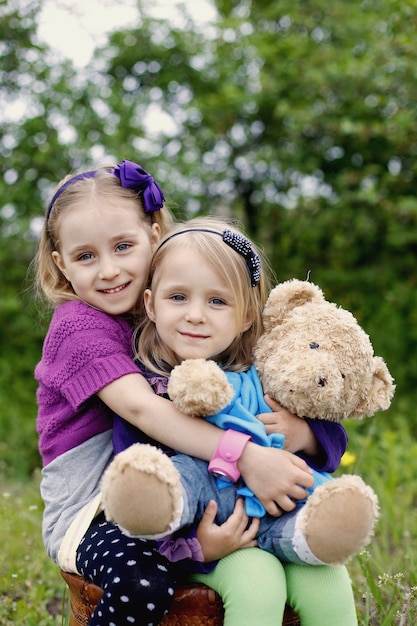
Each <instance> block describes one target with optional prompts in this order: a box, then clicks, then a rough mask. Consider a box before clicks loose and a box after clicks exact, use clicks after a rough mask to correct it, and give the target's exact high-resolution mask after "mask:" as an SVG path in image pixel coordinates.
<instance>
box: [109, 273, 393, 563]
mask: <svg viewBox="0 0 417 626" xmlns="http://www.w3.org/2000/svg"><path fill="white" fill-rule="evenodd" d="M263 321H264V332H263V334H262V336H261V337H260V338H259V339H258V341H257V344H256V346H255V349H254V365H253V366H252V367H251V368H250V370H249V371H248V372H244V373H240V374H237V373H233V372H224V371H223V370H221V369H220V367H219V366H218V365H217V364H216V363H214V362H213V361H204V360H203V359H194V360H189V361H184V362H183V363H182V364H181V365H179V366H177V367H176V368H174V370H173V371H172V373H171V377H170V380H169V385H168V392H169V396H170V398H171V400H172V401H173V402H174V403H175V405H176V406H177V407H178V408H179V409H180V410H181V411H183V412H185V413H187V414H190V415H194V416H197V417H204V418H206V419H208V420H209V421H211V422H213V423H215V424H216V425H219V426H221V427H222V428H224V429H225V430H229V429H230V430H234V431H239V432H241V433H247V434H248V435H249V436H250V437H251V439H252V441H254V442H255V443H259V444H261V445H270V446H274V447H283V444H284V441H283V437H282V435H280V434H279V433H275V434H273V435H267V434H266V432H265V428H264V426H263V424H262V423H261V422H260V421H259V420H257V419H256V417H255V416H256V415H257V414H260V413H263V412H267V411H270V409H269V407H268V405H267V404H266V403H265V400H264V394H268V395H269V396H270V397H271V398H273V399H275V400H276V401H277V402H279V403H280V404H281V405H282V406H284V407H285V408H287V409H288V410H289V411H290V412H291V413H293V414H294V415H297V416H299V417H300V418H303V417H307V416H308V417H309V418H310V419H321V420H331V421H335V422H342V421H343V420H345V419H348V418H350V419H362V418H364V417H370V416H371V415H373V414H374V413H376V412H377V411H383V410H386V409H388V407H389V406H390V403H391V399H392V397H393V394H394V391H395V385H394V383H393V379H392V376H391V374H390V372H389V370H388V368H387V366H386V364H385V362H384V360H383V359H382V358H381V357H378V356H375V355H374V350H373V347H372V344H371V341H370V339H369V337H368V335H367V334H366V332H365V331H364V330H363V329H362V328H361V327H360V325H359V324H358V322H357V320H356V319H355V317H354V316H353V315H352V314H351V313H350V312H349V311H347V310H345V309H343V308H341V307H339V306H337V305H336V304H335V303H332V302H329V301H327V300H326V299H325V296H324V294H323V292H322V290H321V289H320V288H319V287H318V286H317V285H314V284H313V283H311V282H309V281H300V280H296V279H293V280H289V281H286V282H284V283H281V284H279V285H277V286H276V287H275V288H274V289H272V291H271V293H270V295H269V297H268V300H267V302H266V305H265V308H264V312H263ZM178 458H179V461H178V463H177V464H175V463H174V459H175V461H176V460H177V457H174V459H169V458H168V457H167V456H166V455H165V454H163V453H162V452H161V451H160V450H158V449H156V448H154V447H153V446H149V445H143V444H135V445H133V446H131V447H130V448H128V449H127V450H125V451H124V452H122V453H121V454H119V455H117V456H116V457H115V459H114V460H113V462H112V464H111V465H110V466H109V468H108V470H107V472H106V473H105V476H104V478H103V483H102V500H103V508H104V511H105V513H106V516H107V517H108V518H109V519H111V520H112V521H115V522H116V523H118V524H119V525H120V526H121V528H122V529H124V530H125V531H126V532H127V533H128V534H133V535H140V536H144V537H153V538H166V537H167V536H170V535H171V534H172V533H173V532H174V531H176V530H177V529H178V528H179V527H180V522H179V520H180V519H181V512H182V506H183V496H184V486H183V485H182V482H181V481H182V480H183V475H184V474H187V472H190V467H189V463H195V471H196V475H195V476H194V477H193V480H194V481H198V480H199V478H198V476H200V477H201V478H200V480H201V481H202V482H204V480H205V479H204V473H206V474H207V464H206V463H204V462H203V461H198V460H195V459H194V460H193V459H190V457H187V456H186V455H178ZM181 459H183V462H184V465H182V461H181ZM184 468H185V471H183V470H184ZM187 468H188V469H187ZM314 479H315V485H314V487H313V488H312V489H311V490H308V491H309V495H308V498H307V499H306V501H305V502H301V503H297V507H296V509H295V511H293V512H291V513H284V515H282V516H281V517H280V518H273V517H272V516H269V515H265V510H264V509H263V507H262V504H261V503H260V502H259V501H257V499H256V498H255V497H254V495H253V494H252V493H251V492H250V490H249V489H248V488H247V487H246V486H245V485H241V484H240V485H238V488H237V489H236V491H235V492H233V493H234V495H233V497H234V498H235V497H236V496H237V495H241V496H243V497H244V498H245V499H246V506H247V512H248V514H249V515H252V516H255V515H256V516H259V517H262V518H263V521H261V526H260V532H259V533H258V538H257V539H258V545H259V546H260V547H261V548H264V549H267V550H269V551H271V552H273V553H274V554H276V555H277V556H278V557H279V558H281V560H294V561H295V562H301V563H308V564H323V563H324V564H330V565H337V564H340V563H345V562H347V561H348V560H349V559H350V558H351V557H352V556H353V555H354V554H356V553H357V552H358V551H359V550H361V549H362V548H363V547H365V546H366V545H367V544H368V543H369V541H370V540H371V538H372V535H373V531H374V526H375V523H376V521H377V519H378V515H379V507H378V500H377V496H376V494H375V493H374V491H373V490H372V488H371V487H370V486H369V485H367V484H366V483H365V482H364V481H363V480H362V478H361V477H360V476H357V475H343V476H339V477H337V478H333V477H331V476H330V475H328V474H327V473H326V472H317V471H315V470H314ZM210 480H211V485H212V486H213V493H215V492H214V490H215V489H217V493H218V496H219V497H220V498H222V497H223V495H222V494H223V493H224V492H226V491H227V492H230V489H229V490H227V489H226V488H225V487H227V486H228V482H229V481H228V480H226V481H223V484H220V485H219V484H218V482H217V483H216V484H215V486H214V482H213V481H216V480H217V481H218V479H216V478H215V477H214V476H211V478H210ZM220 480H221V481H222V480H223V479H220ZM238 482H239V481H238ZM224 483H226V484H224ZM208 497H209V496H207V497H206V500H204V502H203V503H202V505H201V508H200V509H199V511H198V514H199V515H201V514H202V511H203V510H204V506H205V505H206V504H207V498H208ZM224 497H226V496H224ZM229 498H230V496H229ZM143 502H146V507H143V506H142V503H143ZM230 506H232V503H230ZM194 513H195V514H197V511H195V512H194ZM282 526H283V529H282V528H281V527H282ZM278 527H279V529H280V530H279V534H280V537H281V538H282V539H280V540H279V541H278V540H275V539H274V540H271V536H275V537H276V536H278V532H277V528H278ZM287 535H288V536H287ZM280 541H281V542H282V543H284V544H285V545H284V548H282V546H281V545H280ZM285 542H286V543H285ZM288 546H290V547H288ZM289 555H290V556H289Z"/></svg>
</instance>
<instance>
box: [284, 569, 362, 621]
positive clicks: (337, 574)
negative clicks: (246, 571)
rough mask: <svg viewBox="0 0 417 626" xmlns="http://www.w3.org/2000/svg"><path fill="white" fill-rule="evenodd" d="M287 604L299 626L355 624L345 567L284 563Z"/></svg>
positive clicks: (354, 613) (350, 590)
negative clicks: (295, 613) (297, 615)
mask: <svg viewBox="0 0 417 626" xmlns="http://www.w3.org/2000/svg"><path fill="white" fill-rule="evenodd" d="M284 570H285V574H286V577H287V589H288V604H289V605H290V606H292V607H293V609H294V610H295V611H296V612H297V613H298V614H299V616H300V618H301V624H302V626H325V625H326V626H327V625H329V626H330V625H331V626H357V624H358V620H357V617H356V610H355V600H354V597H353V592H352V583H351V581H350V577H349V574H348V571H347V569H346V567H344V566H339V567H331V566H326V565H323V566H315V567H312V566H310V565H296V564H294V563H284Z"/></svg>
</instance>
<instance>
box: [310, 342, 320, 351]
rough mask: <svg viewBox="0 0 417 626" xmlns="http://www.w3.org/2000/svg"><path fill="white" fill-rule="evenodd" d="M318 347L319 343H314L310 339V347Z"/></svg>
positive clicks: (313, 348)
mask: <svg viewBox="0 0 417 626" xmlns="http://www.w3.org/2000/svg"><path fill="white" fill-rule="evenodd" d="M319 347H320V346H319V344H318V343H316V342H315V341H312V342H311V343H310V348H311V349H312V350H317V348H319Z"/></svg>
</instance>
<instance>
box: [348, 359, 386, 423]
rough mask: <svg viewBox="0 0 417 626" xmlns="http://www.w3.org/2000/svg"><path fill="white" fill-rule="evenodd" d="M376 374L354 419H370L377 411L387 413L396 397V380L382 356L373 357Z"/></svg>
mask: <svg viewBox="0 0 417 626" xmlns="http://www.w3.org/2000/svg"><path fill="white" fill-rule="evenodd" d="M372 360H373V366H374V372H373V377H372V385H371V388H370V390H369V392H368V394H367V395H366V398H363V399H362V400H361V401H360V402H359V404H358V406H357V408H356V414H355V415H353V416H352V417H357V418H361V417H370V416H371V415H373V414H374V413H376V412H377V411H386V410H387V409H388V408H389V406H390V404H391V400H392V398H393V395H394V391H395V385H394V380H393V378H392V376H391V374H390V373H389V370H388V367H387V366H386V364H385V361H384V360H383V359H382V358H381V357H380V356H374V357H373V359H372Z"/></svg>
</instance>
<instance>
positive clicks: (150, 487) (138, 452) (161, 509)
mask: <svg viewBox="0 0 417 626" xmlns="http://www.w3.org/2000/svg"><path fill="white" fill-rule="evenodd" d="M101 494H102V505H103V509H104V513H105V516H106V518H107V519H108V520H109V521H112V522H114V523H116V524H117V525H118V526H119V527H120V528H121V529H122V531H123V532H125V533H126V534H127V535H130V536H140V537H146V536H152V537H154V536H155V535H158V536H161V537H162V536H164V535H166V534H170V533H171V532H173V530H175V527H176V526H178V523H179V519H180V517H181V512H182V508H183V499H182V492H181V482H180V475H179V473H178V470H177V469H176V467H175V466H174V464H173V463H172V461H171V460H170V458H169V457H168V456H167V455H166V454H164V453H163V452H162V451H161V450H159V449H158V448H155V447H154V446H151V445H149V444H139V443H136V444H133V445H132V446H130V447H129V448H127V449H126V450H124V451H123V452H120V454H117V455H116V456H115V458H114V459H113V461H112V462H111V463H110V465H109V467H108V468H107V469H106V471H105V473H104V475H103V480H102V483H101Z"/></svg>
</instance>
